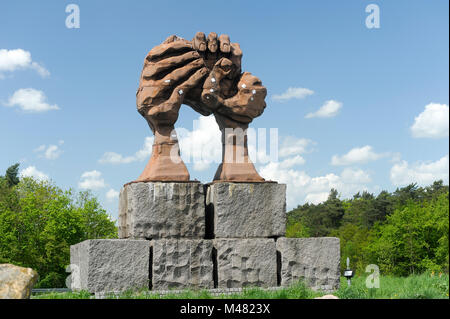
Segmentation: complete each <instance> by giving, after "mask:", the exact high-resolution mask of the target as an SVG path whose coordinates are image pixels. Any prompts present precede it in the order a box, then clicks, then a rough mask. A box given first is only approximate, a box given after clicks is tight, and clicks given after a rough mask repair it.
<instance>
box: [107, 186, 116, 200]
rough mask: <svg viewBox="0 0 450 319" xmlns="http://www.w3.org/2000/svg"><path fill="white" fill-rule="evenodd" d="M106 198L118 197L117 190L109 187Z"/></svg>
mask: <svg viewBox="0 0 450 319" xmlns="http://www.w3.org/2000/svg"><path fill="white" fill-rule="evenodd" d="M106 198H107V199H108V200H110V201H112V200H114V199H117V198H119V192H118V191H116V190H114V189H112V188H111V189H110V190H109V191H107V192H106Z"/></svg>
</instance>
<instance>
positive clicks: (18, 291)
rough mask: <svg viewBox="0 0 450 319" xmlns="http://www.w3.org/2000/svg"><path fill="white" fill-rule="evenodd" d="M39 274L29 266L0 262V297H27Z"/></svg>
mask: <svg viewBox="0 0 450 319" xmlns="http://www.w3.org/2000/svg"><path fill="white" fill-rule="evenodd" d="M38 278H39V276H38V274H37V272H36V271H34V270H33V269H31V268H23V267H19V266H15V265H12V264H0V299H28V298H30V295H31V289H32V288H33V286H34V284H35V283H36V282H37V280H38Z"/></svg>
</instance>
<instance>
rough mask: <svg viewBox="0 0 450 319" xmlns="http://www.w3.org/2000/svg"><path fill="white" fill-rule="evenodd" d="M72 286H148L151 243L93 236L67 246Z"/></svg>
mask: <svg viewBox="0 0 450 319" xmlns="http://www.w3.org/2000/svg"><path fill="white" fill-rule="evenodd" d="M70 263H71V271H72V273H71V275H70V276H71V289H72V290H88V291H89V292H92V293H95V292H105V291H123V290H128V289H141V288H148V287H149V263H150V242H149V241H147V240H129V239H93V240H86V241H83V242H81V243H79V244H76V245H73V246H70Z"/></svg>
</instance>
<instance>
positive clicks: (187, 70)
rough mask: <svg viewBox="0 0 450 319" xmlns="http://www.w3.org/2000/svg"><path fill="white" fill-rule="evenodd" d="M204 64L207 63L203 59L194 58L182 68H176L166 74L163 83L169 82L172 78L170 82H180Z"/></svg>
mask: <svg viewBox="0 0 450 319" xmlns="http://www.w3.org/2000/svg"><path fill="white" fill-rule="evenodd" d="M204 66H205V63H204V62H203V60H202V59H197V60H194V61H192V62H189V63H188V64H186V65H185V66H183V67H181V68H178V69H175V70H174V71H173V72H171V73H169V74H168V75H166V76H165V77H164V78H163V79H162V80H161V81H162V82H163V83H169V82H167V81H169V80H170V82H172V83H180V82H182V81H184V80H185V78H187V77H188V76H189V74H192V72H193V70H196V69H199V68H201V67H204Z"/></svg>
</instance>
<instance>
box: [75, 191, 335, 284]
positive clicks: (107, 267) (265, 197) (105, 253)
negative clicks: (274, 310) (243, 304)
mask: <svg viewBox="0 0 450 319" xmlns="http://www.w3.org/2000/svg"><path fill="white" fill-rule="evenodd" d="M285 199H286V185H284V184H278V183H274V182H265V183H231V182H216V183H211V184H208V185H202V184H200V183H198V182H178V183H175V182H173V183H172V182H148V183H131V184H128V185H125V186H124V188H123V189H122V190H121V193H120V199H119V239H116V240H88V241H84V242H82V243H80V244H77V245H74V246H72V247H71V263H72V264H73V265H75V268H77V269H78V274H79V277H80V278H79V279H80V280H78V281H77V282H76V283H74V280H73V278H72V288H73V289H87V290H89V291H91V292H104V291H120V290H126V289H139V288H150V289H153V290H167V289H183V288H191V289H205V288H206V289H211V288H242V287H275V286H288V285H290V284H292V283H295V282H296V281H297V280H299V279H304V280H305V281H306V283H307V284H309V285H310V286H311V287H312V288H314V289H322V290H333V289H336V288H338V286H339V259H340V258H339V257H340V256H339V239H337V238H303V239H300V238H298V239H294V238H284V236H285V231H286V200H285ZM73 275H74V274H73V273H72V277H73ZM144 279H145V280H144Z"/></svg>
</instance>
